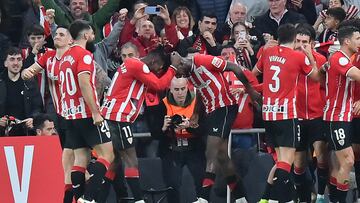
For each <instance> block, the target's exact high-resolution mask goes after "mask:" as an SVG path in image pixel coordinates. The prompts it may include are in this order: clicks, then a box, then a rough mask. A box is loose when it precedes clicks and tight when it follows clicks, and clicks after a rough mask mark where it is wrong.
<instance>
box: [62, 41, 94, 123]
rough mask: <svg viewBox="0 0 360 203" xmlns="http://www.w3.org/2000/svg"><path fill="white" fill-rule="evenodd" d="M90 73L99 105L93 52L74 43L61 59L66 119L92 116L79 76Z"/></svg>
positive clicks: (63, 114) (63, 110) (63, 105)
mask: <svg viewBox="0 0 360 203" xmlns="http://www.w3.org/2000/svg"><path fill="white" fill-rule="evenodd" d="M84 73H89V74H90V84H91V89H92V95H93V99H94V100H95V101H96V104H97V105H98V106H99V103H98V99H97V96H96V95H97V94H96V89H95V65H94V62H93V57H92V54H91V53H90V52H89V51H87V50H86V49H84V48H82V47H80V46H78V45H74V46H72V47H71V48H70V49H69V50H67V51H66V52H65V53H64V55H63V57H62V59H61V61H60V75H59V82H60V92H61V107H62V111H61V116H63V117H64V118H65V119H67V120H69V119H82V118H91V111H90V108H89V107H88V105H87V104H86V103H85V100H84V97H83V96H82V93H81V90H80V86H79V78H78V76H79V75H80V74H84Z"/></svg>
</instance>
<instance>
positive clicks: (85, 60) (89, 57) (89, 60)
mask: <svg viewBox="0 0 360 203" xmlns="http://www.w3.org/2000/svg"><path fill="white" fill-rule="evenodd" d="M83 61H84V63H85V64H87V65H90V64H91V61H92V58H91V56H90V55H85V56H84V58H83Z"/></svg>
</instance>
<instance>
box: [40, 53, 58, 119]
mask: <svg viewBox="0 0 360 203" xmlns="http://www.w3.org/2000/svg"><path fill="white" fill-rule="evenodd" d="M36 63H37V64H38V65H39V66H40V67H41V68H43V69H44V70H45V71H46V74H47V75H46V76H47V80H48V87H49V90H50V94H51V98H52V100H53V103H54V107H55V110H56V113H57V114H59V115H61V105H60V102H61V100H60V99H61V98H60V83H59V73H60V69H59V65H60V59H57V58H56V51H55V50H49V51H47V52H45V54H44V55H43V56H41V57H40V58H39V59H38V61H37V62H36Z"/></svg>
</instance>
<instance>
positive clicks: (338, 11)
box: [317, 7, 346, 57]
mask: <svg viewBox="0 0 360 203" xmlns="http://www.w3.org/2000/svg"><path fill="white" fill-rule="evenodd" d="M345 16H346V13H345V11H344V9H342V8H341V7H335V8H330V9H328V10H327V11H326V17H325V30H324V31H323V32H322V33H320V35H319V36H318V38H317V40H318V41H319V42H320V43H323V44H324V45H323V46H321V47H320V48H319V49H318V52H319V53H321V54H322V55H324V56H325V57H327V56H328V55H329V51H328V48H329V46H328V45H326V44H329V45H330V44H333V43H334V41H336V40H337V31H338V28H339V25H340V23H341V22H342V21H343V20H344V19H345Z"/></svg>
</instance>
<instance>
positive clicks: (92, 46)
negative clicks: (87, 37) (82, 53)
mask: <svg viewBox="0 0 360 203" xmlns="http://www.w3.org/2000/svg"><path fill="white" fill-rule="evenodd" d="M86 50H88V51H90V52H91V53H94V52H95V50H96V47H95V42H94V41H91V42H89V41H87V42H86Z"/></svg>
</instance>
